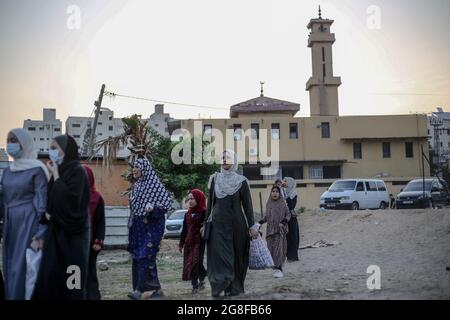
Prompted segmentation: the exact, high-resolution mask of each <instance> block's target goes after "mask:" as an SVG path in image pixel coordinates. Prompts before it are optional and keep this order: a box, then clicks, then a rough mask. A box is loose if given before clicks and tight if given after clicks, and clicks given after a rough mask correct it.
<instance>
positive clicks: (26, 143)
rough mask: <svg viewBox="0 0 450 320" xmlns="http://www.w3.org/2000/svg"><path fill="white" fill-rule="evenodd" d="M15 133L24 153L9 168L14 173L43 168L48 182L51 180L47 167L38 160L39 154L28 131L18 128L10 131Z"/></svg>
mask: <svg viewBox="0 0 450 320" xmlns="http://www.w3.org/2000/svg"><path fill="white" fill-rule="evenodd" d="M10 133H13V134H14V135H15V136H16V137H17V140H19V143H20V145H21V147H22V153H21V155H20V156H19V157H16V158H14V161H13V162H12V163H11V164H10V166H9V168H10V170H11V171H12V172H19V171H25V170H29V169H33V168H41V169H42V170H43V171H44V173H45V176H46V177H47V181H48V180H50V174H49V172H48V170H47V167H46V166H45V165H44V164H43V163H42V162H41V161H39V160H37V153H36V151H35V150H34V142H33V138H32V137H31V135H30V134H29V133H28V131H27V130H24V129H21V128H18V129H13V130H11V131H10Z"/></svg>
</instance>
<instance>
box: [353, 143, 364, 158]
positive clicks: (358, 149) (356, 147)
mask: <svg viewBox="0 0 450 320" xmlns="http://www.w3.org/2000/svg"><path fill="white" fill-rule="evenodd" d="M353 159H362V144H361V143H360V142H356V143H354V144H353Z"/></svg>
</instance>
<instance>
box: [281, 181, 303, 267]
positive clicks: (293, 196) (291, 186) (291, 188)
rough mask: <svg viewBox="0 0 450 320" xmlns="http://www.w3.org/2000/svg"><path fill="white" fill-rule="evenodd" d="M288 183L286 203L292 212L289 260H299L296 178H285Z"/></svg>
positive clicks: (289, 226) (288, 236) (288, 245)
mask: <svg viewBox="0 0 450 320" xmlns="http://www.w3.org/2000/svg"><path fill="white" fill-rule="evenodd" d="M284 184H285V185H286V203H287V205H288V208H289V211H290V212H291V219H290V220H289V223H288V229H289V232H288V234H287V260H288V261H291V262H292V261H298V247H299V245H300V231H299V227H298V221H297V214H296V213H295V207H296V206H297V198H298V196H297V191H295V187H296V183H295V180H294V178H291V177H286V178H284Z"/></svg>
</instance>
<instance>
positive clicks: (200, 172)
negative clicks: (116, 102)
mask: <svg viewBox="0 0 450 320" xmlns="http://www.w3.org/2000/svg"><path fill="white" fill-rule="evenodd" d="M122 122H123V124H124V132H123V134H121V135H120V136H117V137H112V138H108V139H105V140H103V141H100V142H99V143H98V144H97V150H103V159H104V163H105V164H106V165H107V166H109V165H110V164H111V163H112V161H114V160H115V159H116V154H117V150H118V148H119V146H120V145H121V144H122V145H126V146H127V147H128V149H129V150H130V156H129V159H128V163H129V167H128V169H127V170H126V171H125V172H124V173H123V174H122V176H123V177H124V179H126V180H127V181H129V182H130V189H131V184H132V183H133V179H132V174H131V170H132V166H133V163H134V160H135V159H136V158H138V157H140V156H144V155H145V156H146V157H147V158H148V159H149V161H150V162H151V164H152V166H153V168H154V169H155V171H156V173H157V175H158V177H159V178H160V180H161V182H162V183H163V184H164V185H165V187H166V188H167V190H168V191H169V192H171V193H172V194H173V196H174V198H175V199H176V200H178V201H181V200H182V199H183V198H184V197H185V196H186V193H187V192H188V191H189V190H191V189H194V188H198V189H201V190H204V191H205V190H206V189H207V186H208V181H209V177H210V175H211V174H213V173H214V172H215V171H217V170H218V169H219V165H218V164H205V163H202V164H198V165H196V164H179V165H176V164H174V163H173V161H172V158H171V154H172V150H173V148H174V147H175V146H176V145H178V144H179V143H182V142H174V141H172V140H171V139H170V138H167V137H164V136H162V135H160V134H159V133H158V132H157V131H156V130H154V129H153V128H151V127H150V126H149V125H148V123H147V121H146V120H142V118H141V116H139V115H132V116H130V117H128V118H123V119H122ZM189 144H190V146H191V149H190V151H191V159H194V157H195V156H196V155H195V154H194V141H193V140H191V141H189ZM208 145H209V143H208V142H206V141H204V142H203V149H205V148H206V147H207V146H208ZM192 162H193V161H192Z"/></svg>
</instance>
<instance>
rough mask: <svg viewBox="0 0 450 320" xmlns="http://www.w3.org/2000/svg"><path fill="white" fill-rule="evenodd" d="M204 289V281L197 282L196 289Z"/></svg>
mask: <svg viewBox="0 0 450 320" xmlns="http://www.w3.org/2000/svg"><path fill="white" fill-rule="evenodd" d="M204 289H205V281H200V283H199V284H198V290H199V291H201V290H204Z"/></svg>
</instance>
